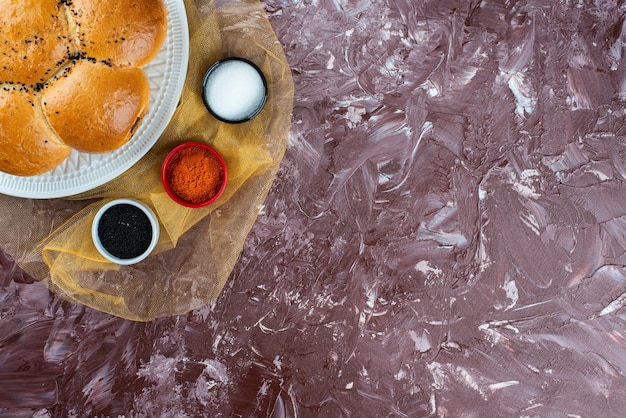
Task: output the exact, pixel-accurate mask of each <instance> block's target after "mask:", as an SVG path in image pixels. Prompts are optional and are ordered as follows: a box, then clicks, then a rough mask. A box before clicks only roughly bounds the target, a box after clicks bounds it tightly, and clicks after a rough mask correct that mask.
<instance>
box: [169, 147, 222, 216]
mask: <svg viewBox="0 0 626 418" xmlns="http://www.w3.org/2000/svg"><path fill="white" fill-rule="evenodd" d="M191 147H200V148H204V149H205V150H207V151H209V152H210V153H211V154H213V155H214V156H215V157H216V158H217V160H218V161H219V163H220V165H221V166H222V184H221V186H220V188H219V190H218V191H217V193H216V194H215V195H214V196H213V197H211V198H209V199H208V200H204V201H202V202H190V201H187V200H185V199H183V198H181V197H180V196H179V195H177V194H176V192H174V190H173V189H172V186H171V185H170V182H169V179H168V171H169V168H170V163H171V162H172V159H173V158H174V156H176V154H178V153H179V152H180V151H182V150H183V149H185V148H191ZM227 178H228V174H227V171H226V162H225V161H224V158H223V157H222V156H221V154H220V153H219V152H217V150H215V148H213V147H211V146H209V145H207V144H204V143H202V142H185V143H184V144H181V145H179V146H177V147H176V148H174V149H173V150H172V151H170V152H169V154H167V156H166V157H165V160H163V165H162V166H161V182H162V183H163V188H164V189H165V192H166V193H167V194H168V196H169V197H170V198H172V200H173V201H174V202H176V203H178V204H179V205H182V206H186V207H188V208H201V207H204V206H208V205H210V204H211V203H214V202H215V201H216V200H217V199H219V197H220V196H221V195H222V193H223V192H224V189H225V188H226V180H227Z"/></svg>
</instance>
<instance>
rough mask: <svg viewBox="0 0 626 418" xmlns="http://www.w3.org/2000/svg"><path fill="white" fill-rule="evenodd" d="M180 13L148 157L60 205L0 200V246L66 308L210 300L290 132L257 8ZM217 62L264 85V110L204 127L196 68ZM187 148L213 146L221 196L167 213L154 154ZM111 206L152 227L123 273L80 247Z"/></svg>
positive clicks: (158, 311)
mask: <svg viewBox="0 0 626 418" xmlns="http://www.w3.org/2000/svg"><path fill="white" fill-rule="evenodd" d="M185 6H186V9H187V17H188V22H189V33H190V45H191V48H190V54H189V70H188V74H187V80H186V83H185V86H184V90H183V93H182V97H181V101H180V105H179V106H178V108H177V110H176V113H175V114H174V117H173V119H172V121H171V123H170V124H169V125H168V127H167V129H166V131H165V132H164V134H163V135H162V137H161V138H160V139H159V141H158V142H157V144H156V145H155V146H154V148H153V149H152V150H151V151H150V152H149V153H148V154H147V155H146V156H145V157H144V158H143V159H142V160H140V161H139V162H138V163H137V164H136V165H135V166H133V167H132V168H131V169H130V170H128V171H127V172H126V173H124V174H123V175H122V176H120V177H118V178H117V179H115V180H113V181H111V182H109V183H107V184H105V185H103V186H101V187H99V188H97V189H94V190H91V191H89V192H87V193H84V194H82V195H79V196H74V197H72V198H71V199H64V200H60V199H54V200H41V201H33V200H28V199H19V198H14V197H10V196H1V195H0V211H2V213H3V217H2V219H0V245H2V246H3V247H4V248H5V249H6V251H7V252H8V253H9V254H11V255H12V256H13V257H14V258H15V259H16V261H17V262H18V264H20V266H21V267H22V268H24V269H25V270H26V271H27V272H28V273H29V274H31V275H32V276H33V277H35V278H36V279H38V280H43V281H44V282H45V283H47V284H48V286H49V288H50V289H51V290H53V291H54V292H57V293H59V294H61V295H63V296H64V297H66V298H67V299H69V300H72V301H75V302H78V303H82V304H85V305H87V306H90V307H92V308H95V309H98V310H100V311H103V312H107V313H110V314H113V315H116V316H119V317H123V318H127V319H132V320H136V321H149V320H151V319H154V318H156V317H160V316H167V315H177V314H183V313H186V312H188V311H190V310H192V309H194V308H197V307H200V306H202V305H205V304H207V303H209V302H211V301H212V300H214V299H215V298H216V297H217V296H218V295H219V293H220V291H221V290H222V288H223V286H224V284H225V282H226V280H227V278H228V276H229V274H230V272H231V270H232V268H233V266H234V264H235V262H236V260H237V258H238V256H239V253H240V251H241V249H242V247H243V244H244V240H245V238H246V236H247V235H248V233H249V231H250V229H251V228H252V225H253V223H254V222H255V219H256V217H257V215H258V212H259V209H260V208H261V206H262V204H263V201H264V200H265V197H266V196H267V193H268V191H269V188H270V186H271V184H272V182H273V180H274V178H275V175H276V171H277V169H278V166H279V164H280V161H281V159H282V157H283V154H284V151H285V148H286V144H287V138H288V134H289V129H290V126H291V110H292V106H293V82H292V79H291V73H290V69H289V65H288V64H287V62H286V59H285V56H284V54H283V51H282V47H281V45H280V44H279V43H278V41H277V39H276V37H275V34H274V32H273V30H272V28H271V26H270V24H269V22H268V20H267V17H266V16H265V13H264V11H263V8H262V6H261V4H260V3H259V2H258V1H257V0H235V1H231V0H229V1H217V2H212V1H206V0H186V1H185ZM228 56H239V57H244V58H247V59H249V60H251V61H253V62H254V63H256V64H257V65H258V66H259V67H260V68H261V70H262V71H263V73H264V75H265V77H266V79H267V81H268V87H269V95H268V100H267V103H266V105H265V107H264V109H263V110H262V112H261V113H260V114H259V115H258V116H257V117H256V118H255V119H253V120H252V121H249V122H245V123H242V124H226V123H223V122H219V121H217V120H216V119H214V118H213V117H211V116H210V115H209V113H208V112H207V111H206V108H205V107H204V105H203V102H202V98H201V96H200V86H201V80H202V77H203V75H204V73H205V71H206V70H207V69H208V68H209V66H210V65H211V64H212V63H213V62H215V61H216V60H218V59H220V58H224V57H228ZM190 140H193V141H201V142H205V143H208V144H210V145H212V146H213V147H215V148H216V149H217V150H218V151H219V152H220V153H221V154H222V155H223V156H224V159H225V160H226V163H227V167H228V185H227V187H226V190H225V192H224V194H223V196H222V197H221V198H220V199H219V200H218V202H216V203H215V204H213V205H211V206H209V207H206V208H200V209H189V208H185V207H182V206H180V205H177V204H176V203H174V202H173V201H172V200H171V199H170V198H169V197H168V196H167V195H166V194H165V191H164V190H163V187H162V185H161V181H160V169H161V163H162V161H163V159H164V158H165V155H166V154H167V153H168V152H169V151H170V150H171V149H172V148H174V147H175V146H176V145H178V144H180V143H182V142H185V141H190ZM118 197H131V198H135V199H139V200H141V201H143V202H144V203H147V204H148V205H149V206H151V207H152V208H153V209H154V211H155V212H156V213H157V215H158V216H159V218H160V223H161V237H160V240H159V244H158V245H157V249H156V250H155V252H154V253H153V255H151V256H150V257H149V258H148V259H146V260H145V261H143V262H140V263H138V264H136V265H133V266H118V265H115V264H112V263H109V262H107V261H106V260H105V259H104V258H103V257H102V256H100V255H99V254H98V252H97V251H96V249H95V246H94V245H93V242H92V240H91V235H90V229H91V223H92V221H93V217H94V215H95V212H96V211H97V210H98V209H99V208H100V207H101V206H102V205H103V204H104V203H106V202H107V201H109V200H110V199H113V198H118Z"/></svg>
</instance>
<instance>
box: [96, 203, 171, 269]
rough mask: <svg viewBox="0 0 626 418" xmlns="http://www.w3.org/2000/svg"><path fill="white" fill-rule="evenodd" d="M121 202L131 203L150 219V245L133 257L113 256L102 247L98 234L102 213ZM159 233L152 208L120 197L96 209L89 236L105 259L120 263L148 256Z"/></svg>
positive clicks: (136, 260) (132, 261) (133, 261)
mask: <svg viewBox="0 0 626 418" xmlns="http://www.w3.org/2000/svg"><path fill="white" fill-rule="evenodd" d="M121 204H128V205H132V206H135V207H137V208H139V209H141V211H142V212H143V213H145V214H146V216H147V217H148V219H149V220H150V226H151V227H152V240H151V241H150V245H149V246H148V248H147V249H146V251H145V252H143V253H142V254H141V255H139V256H137V257H134V258H119V257H116V256H114V255H113V254H111V253H110V252H109V251H107V249H106V248H104V246H103V245H102V242H101V240H100V236H99V234H98V225H99V224H100V220H101V219H102V215H103V214H104V213H105V212H106V211H107V210H108V209H110V208H111V207H113V206H116V205H121ZM159 233H160V228H159V220H158V218H157V216H156V215H155V213H154V212H153V211H152V209H150V207H149V206H148V205H146V204H144V203H142V202H140V201H138V200H134V199H126V198H122V199H115V200H112V201H110V202H108V203H106V204H105V205H104V206H102V207H101V208H100V209H99V210H98V212H97V213H96V216H95V217H94V219H93V223H92V224H91V237H92V239H93V243H94V245H95V246H96V249H97V250H98V252H99V253H100V254H101V255H102V256H103V257H104V258H106V259H107V260H109V261H111V262H113V263H116V264H120V265H130V264H135V263H138V262H140V261H141V260H143V259H145V258H146V257H148V256H149V255H150V253H151V252H152V251H153V250H154V248H155V247H156V245H157V242H158V241H159Z"/></svg>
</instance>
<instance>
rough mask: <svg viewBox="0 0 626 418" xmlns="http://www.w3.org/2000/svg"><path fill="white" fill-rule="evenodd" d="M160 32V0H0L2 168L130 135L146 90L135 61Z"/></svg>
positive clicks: (37, 164)
mask: <svg viewBox="0 0 626 418" xmlns="http://www.w3.org/2000/svg"><path fill="white" fill-rule="evenodd" d="M166 34H167V7H166V5H165V3H164V1H163V0H108V1H101V0H0V93H1V95H0V105H1V106H0V141H1V142H0V144H2V147H1V149H0V171H3V172H6V173H9V174H14V175H20V176H28V175H35V174H41V173H43V172H45V171H48V170H50V169H52V168H54V167H56V166H57V165H58V164H60V163H61V162H62V161H63V160H64V159H65V158H67V156H68V155H69V153H70V151H71V150H72V148H74V149H76V150H78V151H81V152H90V153H104V152H110V151H113V150H116V149H118V148H119V147H121V146H122V145H124V144H125V143H126V142H128V140H129V139H130V138H131V137H132V135H133V134H134V132H135V131H136V130H137V128H138V126H139V123H140V121H141V120H142V118H143V117H144V116H145V114H146V113H147V109H148V104H149V100H150V84H149V81H148V77H147V75H146V73H145V72H144V70H143V69H142V68H141V67H142V66H144V65H145V64H147V63H148V62H150V61H151V60H152V59H153V58H154V57H155V56H156V55H157V54H158V52H159V50H160V49H161V46H162V44H163V42H164V41H165V37H166Z"/></svg>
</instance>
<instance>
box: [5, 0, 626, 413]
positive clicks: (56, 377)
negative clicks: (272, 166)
mask: <svg viewBox="0 0 626 418" xmlns="http://www.w3.org/2000/svg"><path fill="white" fill-rule="evenodd" d="M264 5H265V8H266V10H267V12H268V15H269V16H270V21H271V23H272V25H273V27H274V29H275V31H276V34H277V36H278V39H279V40H280V42H281V43H282V45H283V47H284V49H285V52H286V55H287V59H288V61H289V63H290V65H291V67H292V69H293V77H294V81H295V86H296V102H295V109H294V123H293V128H292V133H291V136H290V145H289V148H288V151H287V154H286V156H285V159H284V161H283V164H282V166H281V170H280V172H279V176H278V178H277V180H276V182H275V183H274V187H273V188H272V190H271V192H270V195H269V197H268V199H267V201H266V206H265V207H264V209H263V210H262V213H261V215H260V217H259V219H258V222H257V224H256V225H255V227H254V229H253V230H252V233H251V234H250V236H249V238H248V240H247V243H246V246H245V249H244V252H243V253H242V255H241V259H240V261H239V263H238V264H237V266H236V268H235V271H234V272H233V274H232V276H231V280H230V281H229V283H228V285H227V286H226V288H225V290H224V292H223V294H222V296H221V297H220V298H219V300H218V301H217V302H216V303H215V304H213V305H211V306H207V307H206V308H204V309H200V310H198V311H195V312H192V313H190V314H189V315H187V316H183V317H175V318H166V319H160V320H157V321H154V322H151V323H147V324H142V323H133V322H129V321H124V320H121V319H118V318H115V317H110V316H108V315H105V314H102V313H99V312H96V311H93V310H90V309H88V308H85V307H83V306H80V305H72V304H69V303H67V302H63V301H62V300H60V299H58V298H57V297H55V296H54V295H50V294H49V292H48V290H47V289H46V288H45V287H44V286H42V285H40V284H38V283H32V281H31V280H29V278H28V277H26V276H24V275H23V274H21V273H20V271H19V270H18V269H17V268H16V267H15V266H14V264H13V263H12V262H11V260H10V258H8V257H7V256H4V255H3V256H2V257H0V261H1V266H2V270H1V271H0V382H1V387H2V389H1V391H0V415H2V416H11V417H19V416H32V415H33V414H35V416H38V417H46V416H118V415H125V416H146V417H152V416H172V417H187V416H189V417H192V416H202V415H205V416H215V417H218V416H223V417H230V416H242V417H251V416H260V417H264V416H268V417H269V416H271V417H283V416H286V417H296V416H297V417H314V416H321V417H335V416H337V417H338V416H345V417H347V416H352V417H422V416H442V417H448V416H449V417H461V416H462V417H474V416H507V417H508V416H520V417H521V416H619V415H620V414H622V413H623V411H624V410H626V378H625V373H626V349H625V344H626V340H625V334H624V326H625V324H626V323H625V319H626V318H625V316H624V312H625V311H624V309H623V306H624V304H626V271H625V262H626V252H625V251H626V235H625V232H624V227H625V226H626V186H625V185H624V181H625V179H626V136H625V135H626V123H625V122H626V119H625V118H626V112H625V110H624V100H626V72H625V70H626V57H625V56H624V53H625V52H626V50H625V49H624V48H625V46H626V30H625V29H624V28H625V26H624V14H625V12H626V7H625V6H622V5H621V2H619V4H618V2H614V1H602V0H597V1H576V0H572V1H570V0H567V1H566V0H562V1H556V0H553V1H551V0H545V1H539V0H529V1H518V2H516V1H495V0H494V1H491V0H490V1H482V2H480V1H466V0H459V1H446V0H442V1H439V0H433V1H421V0H420V1H418V0H395V1H393V0H386V1H384V0H363V1H358V0H345V1H342V0H334V1H333V0H318V1H315V0H307V1H296V0H293V1H280V0H271V1H267V2H265V3H264Z"/></svg>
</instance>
